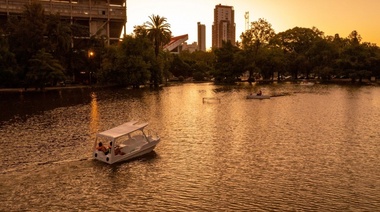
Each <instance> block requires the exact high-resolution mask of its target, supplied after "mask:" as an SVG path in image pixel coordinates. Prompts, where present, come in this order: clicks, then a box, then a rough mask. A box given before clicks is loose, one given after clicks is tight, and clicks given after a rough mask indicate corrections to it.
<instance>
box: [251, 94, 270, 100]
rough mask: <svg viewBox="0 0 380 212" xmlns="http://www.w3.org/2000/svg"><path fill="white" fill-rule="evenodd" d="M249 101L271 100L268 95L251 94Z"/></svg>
mask: <svg viewBox="0 0 380 212" xmlns="http://www.w3.org/2000/svg"><path fill="white" fill-rule="evenodd" d="M247 99H270V96H268V95H257V94H249V95H248V96H247Z"/></svg>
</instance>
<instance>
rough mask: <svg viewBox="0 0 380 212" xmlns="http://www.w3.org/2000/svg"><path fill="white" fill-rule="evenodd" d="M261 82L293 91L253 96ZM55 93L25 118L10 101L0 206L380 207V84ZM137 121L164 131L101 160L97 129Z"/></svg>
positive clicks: (3, 131) (2, 135)
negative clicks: (135, 152)
mask: <svg viewBox="0 0 380 212" xmlns="http://www.w3.org/2000/svg"><path fill="white" fill-rule="evenodd" d="M258 89H262V90H263V92H264V93H266V94H269V95H273V94H276V95H278V94H285V95H283V96H279V97H273V98H271V99H266V100H255V99H246V98H245V97H246V95H247V94H249V93H253V92H256V91H257V90H258ZM24 95H25V94H24ZM75 95H77V96H76V97H74V96H75ZM68 96H70V97H71V99H70V101H69V102H70V103H68V102H64V100H65V99H68ZM47 97H48V98H47ZM47 97H44V99H45V100H44V101H36V102H33V104H35V108H37V109H39V108H46V107H47V106H51V105H53V102H54V103H56V102H58V103H60V104H65V105H56V107H48V108H47V109H43V110H38V111H30V112H29V113H28V114H27V115H25V119H20V118H18V117H19V115H18V113H19V111H20V109H13V110H12V108H11V107H9V111H10V114H12V113H13V114H14V115H13V116H14V117H15V118H12V119H10V120H8V121H4V122H2V125H1V126H0V142H1V143H0V144H2V145H6V146H7V147H8V148H9V149H17V151H10V152H8V153H7V154H0V161H2V162H1V163H2V164H1V170H0V182H1V185H2V186H1V187H0V200H1V202H2V204H0V211H9V210H10V211H25V210H26V211H27V210H38V211H52V210H53V211H61V210H70V211H78V210H84V211H99V210H111V211H377V210H378V208H380V201H379V199H380V191H379V189H378V188H379V187H380V178H379V176H380V165H379V164H380V163H379V157H378V155H379V154H380V142H379V141H380V131H379V128H378V126H379V125H380V110H379V109H380V88H379V87H354V86H337V85H315V86H312V87H302V86H299V85H292V84H283V85H281V84H279V85H277V84H275V85H262V86H258V85H254V86H248V85H246V86H231V87H223V86H216V85H212V84H184V85H179V86H172V87H164V88H161V89H159V90H149V89H139V90H126V89H118V90H114V89H113V90H101V91H91V92H87V91H83V92H75V93H74V92H73V93H69V94H67V93H65V92H62V93H60V94H57V99H59V101H56V99H54V96H47ZM210 97H213V98H217V99H219V100H220V101H215V100H216V99H214V100H212V101H203V98H210ZM28 98H29V97H27V96H25V97H23V99H28ZM79 99H80V100H81V101H79ZM18 101H20V98H14V99H12V100H11V101H10V102H9V104H10V105H21V104H19V102H18ZM78 101H79V102H78ZM38 104H41V105H40V106H38ZM129 120H140V121H142V122H145V121H147V122H149V126H148V127H149V128H151V129H154V130H155V131H157V132H158V134H159V135H160V137H161V143H160V144H159V145H158V146H157V148H156V149H155V151H154V152H152V153H150V154H148V155H146V156H143V157H141V158H139V159H137V160H133V161H129V162H126V163H120V164H115V165H112V166H110V165H107V164H103V163H100V162H98V161H94V160H93V159H92V158H91V156H92V154H91V147H92V145H93V139H94V136H95V133H97V132H98V131H101V130H105V129H108V128H110V127H114V126H116V125H118V124H121V123H123V122H125V121H129ZM95 202H96V203H99V204H94V203H95Z"/></svg>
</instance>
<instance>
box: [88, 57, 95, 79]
mask: <svg viewBox="0 0 380 212" xmlns="http://www.w3.org/2000/svg"><path fill="white" fill-rule="evenodd" d="M94 56H95V53H94V52H93V51H92V50H89V51H88V58H89V60H90V71H89V78H90V85H92V82H91V77H92V76H91V75H92V70H91V69H92V67H93V65H92V63H93V61H92V59H93V58H94Z"/></svg>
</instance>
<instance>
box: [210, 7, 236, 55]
mask: <svg viewBox="0 0 380 212" xmlns="http://www.w3.org/2000/svg"><path fill="white" fill-rule="evenodd" d="M235 34H236V26H235V11H234V8H233V7H232V6H225V5H221V4H219V5H216V6H215V9H214V24H213V25H212V48H220V47H222V41H230V42H231V44H232V45H235V36H236V35H235Z"/></svg>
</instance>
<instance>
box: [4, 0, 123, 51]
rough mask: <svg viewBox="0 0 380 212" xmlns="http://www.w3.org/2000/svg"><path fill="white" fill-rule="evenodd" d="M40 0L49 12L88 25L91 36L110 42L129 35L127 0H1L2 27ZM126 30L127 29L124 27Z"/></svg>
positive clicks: (46, 12)
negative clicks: (27, 6) (101, 37)
mask: <svg viewBox="0 0 380 212" xmlns="http://www.w3.org/2000/svg"><path fill="white" fill-rule="evenodd" d="M32 2H34V3H39V4H41V5H42V6H43V8H44V10H45V14H57V13H59V14H60V17H61V19H64V20H67V21H69V22H70V23H76V24H80V25H84V26H85V27H87V28H88V37H81V38H80V39H88V38H90V37H91V36H93V35H95V34H96V35H101V36H104V37H106V38H107V43H108V44H110V43H114V42H118V41H119V40H120V35H121V34H125V32H122V31H123V27H124V26H125V23H126V19H127V17H126V0H0V27H2V26H4V25H5V24H4V23H6V20H7V18H8V17H9V16H11V15H16V16H17V15H21V14H22V12H23V10H24V9H25V7H24V5H25V4H31V3H32ZM124 31H125V30H124Z"/></svg>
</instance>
